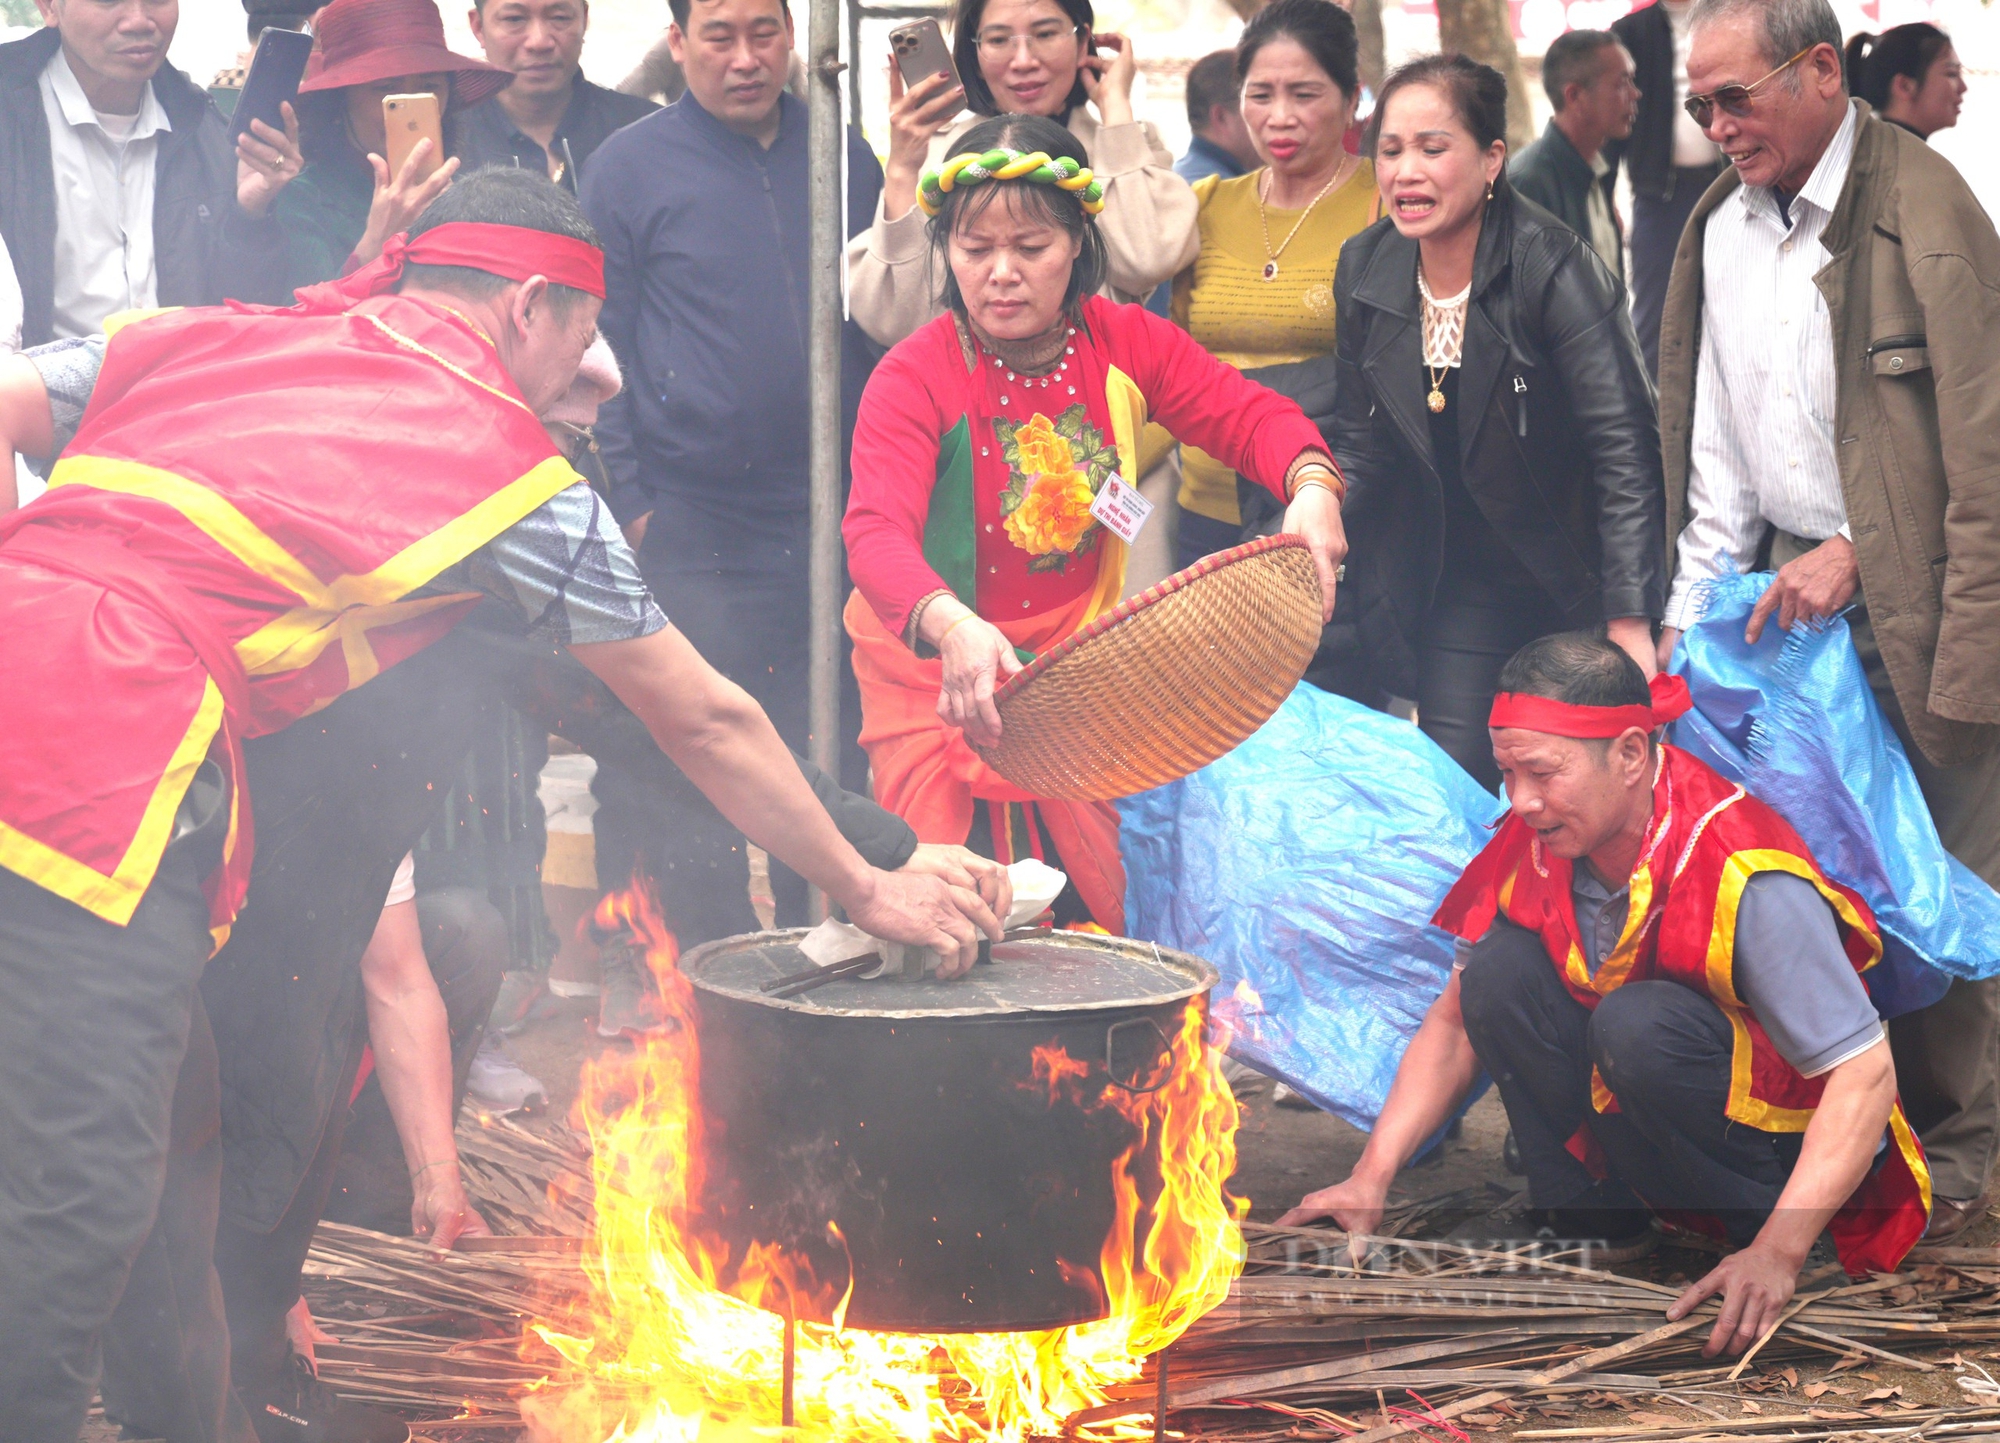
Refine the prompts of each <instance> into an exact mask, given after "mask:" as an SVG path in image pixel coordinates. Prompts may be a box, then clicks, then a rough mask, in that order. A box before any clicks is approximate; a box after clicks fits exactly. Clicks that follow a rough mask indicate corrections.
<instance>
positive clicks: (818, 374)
mask: <svg viewBox="0 0 2000 1443" xmlns="http://www.w3.org/2000/svg"><path fill="white" fill-rule="evenodd" d="M806 73H807V75H808V77H809V82H810V83H809V88H808V91H807V99H806V108H807V112H808V115H809V117H810V121H811V123H810V126H809V128H808V130H807V132H806V135H807V145H808V147H809V149H810V152H811V162H810V168H809V171H808V176H809V178H808V180H807V186H808V196H809V208H810V215H811V224H810V227H809V229H810V236H811V272H810V273H811V282H810V286H809V289H808V304H809V306H810V309H811V313H812V327H811V331H810V334H809V340H808V349H807V361H808V363H809V364H810V366H811V368H812V369H811V377H812V380H811V390H810V392H809V395H810V398H811V399H810V409H811V418H810V419H811V423H812V430H811V436H812V552H811V557H812V560H811V571H810V575H811V588H812V589H811V596H812V612H811V628H812V630H811V633H810V637H811V656H812V664H811V670H810V674H809V680H810V687H811V691H810V697H811V703H810V711H809V713H808V721H809V724H810V726H811V728H812V747H811V754H812V759H813V761H815V762H816V763H818V764H819V766H820V767H821V768H822V769H823V770H825V771H826V772H827V773H829V774H830V775H833V776H836V777H837V776H839V774H840V641H841V635H840V603H841V596H840V575H841V565H840V559H841V558H840V499H841V498H840V473H841V464H840V463H841V455H840V328H841V297H840V254H841V250H842V248H843V246H844V243H845V241H846V239H847V238H846V236H844V235H843V234H842V233H841V209H842V207H841V165H840V161H841V151H842V148H843V146H844V143H845V137H844V136H843V135H842V134H841V116H840V0H812V15H811V21H810V23H809V25H808V27H807V31H806ZM825 905H826V903H825V898H823V897H821V896H820V895H819V894H818V891H817V889H815V891H814V894H813V906H812V910H813V914H814V916H816V917H817V916H824V915H825Z"/></svg>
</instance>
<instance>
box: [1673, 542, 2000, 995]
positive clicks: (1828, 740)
mask: <svg viewBox="0 0 2000 1443" xmlns="http://www.w3.org/2000/svg"><path fill="white" fill-rule="evenodd" d="M1770 584H1771V576H1770V575H1769V573H1759V574H1757V575H1752V576H1733V577H1725V578H1722V579H1720V580H1717V581H1712V582H1708V583H1705V585H1706V588H1707V589H1706V594H1705V595H1704V596H1703V597H1701V598H1699V600H1700V603H1701V605H1702V608H1703V610H1702V619H1701V620H1700V621H1699V622H1698V623H1697V624H1695V625H1694V626H1692V627H1690V628H1688V631H1687V633H1686V635H1685V636H1683V637H1682V639H1681V645H1680V647H1679V648H1678V649H1677V650H1676V652H1675V653H1674V659H1673V664H1672V667H1671V669H1672V670H1673V671H1675V672H1678V673H1679V674H1680V675H1682V676H1685V677H1686V678H1687V681H1688V690H1689V691H1690V692H1691V693H1692V694H1693V696H1694V704H1695V710H1694V711H1693V712H1690V713H1689V714H1688V715H1687V716H1685V717H1683V718H1681V720H1680V721H1678V722H1676V723H1675V724H1674V728H1673V741H1674V744H1675V745H1676V746H1680V747H1684V748H1685V749H1687V750H1688V751H1690V752H1692V753H1694V755H1696V756H1698V757H1700V758H1701V759H1702V760H1703V761H1705V762H1707V763H1708V764H1709V765H1710V766H1712V767H1714V768H1715V769H1716V770H1717V771H1719V772H1721V773H1722V774H1723V775H1724V776H1725V777H1728V778H1729V779H1730V780H1731V781H1735V782H1740V783H1742V784H1743V786H1744V787H1745V788H1746V789H1747V790H1748V791H1749V792H1750V794H1751V795H1752V796H1754V797H1758V798H1761V799H1762V800H1763V801H1765V802H1767V803H1769V804H1770V806H1771V807H1772V808H1773V809H1774V810H1775V811H1776V812H1777V813H1778V814H1779V815H1780V816H1782V817H1783V818H1784V819H1785V820H1786V821H1788V822H1790V823H1791V824H1792V826H1793V827H1794V828H1795V829H1796V830H1797V831H1798V834H1799V835H1800V836H1801V837H1803V838H1804V839H1805V843H1806V845H1807V847H1809V848H1810V849H1811V851H1812V854H1813V857H1814V859H1815V860H1816V861H1818V863H1819V864H1820V867H1821V869H1822V870H1824V871H1825V872H1826V873H1827V875H1829V876H1831V877H1833V878H1834V879H1835V880H1837V881H1840V882H1843V883H1845V884H1846V885H1847V886H1849V887H1852V888H1853V889H1854V890H1855V891H1857V892H1859V893H1860V894H1861V895H1862V896H1863V897H1864V898H1865V899H1866V900H1867V902H1868V905H1869V906H1871V907H1873V908H1874V909H1875V916H1876V919H1877V920H1878V921H1879V922H1880V923H1881V925H1882V931H1883V934H1884V935H1883V940H1884V943H1885V949H1884V951H1885V955H1884V957H1883V960H1882V962H1881V963H1880V964H1878V966H1877V967H1876V969H1875V970H1874V971H1872V972H1871V973H1870V974H1869V979H1868V980H1869V991H1870V995H1871V996H1873V998H1874V999H1875V1005H1876V1007H1877V1009H1878V1010H1880V1011H1881V1013H1882V1015H1883V1016H1885V1017H1894V1016H1897V1015H1899V1014H1901V1013H1904V1012H1908V1011H1912V1010H1914V1009H1915V1008H1918V1007H1921V1006H1924V1005H1925V1004H1926V1003H1928V1002H1932V1001H1935V1000H1936V999H1937V998H1938V997H1941V996H1943V995H1944V990H1945V988H1946V986H1948V985H1949V983H1950V980H1951V978H1952V977H1991V976H1993V975H1994V974H1995V973H2000V895H1996V894H1995V893H1994V891H1993V889H1992V888H1991V887H1989V886H1987V885H1986V884H1985V883H1984V882H1982V881H1981V880H1980V879H1979V878H1978V877H1977V876H1975V875H1974V874H1973V873H1972V872H1971V870H1970V869H1968V868H1967V867H1966V866H1965V864H1964V863H1962V862H1960V861H1959V860H1958V859H1957V858H1955V857H1953V856H1951V855H1950V854H1949V853H1948V852H1946V851H1945V850H1944V847H1943V845H1942V844H1941V843H1940V842H1939V841H1938V834H1937V828H1936V827H1934V826H1932V825H1931V818H1930V811H1929V809H1928V808H1927V807H1926V806H1925V805H1924V799H1923V795H1922V793H1920V792H1919V791H1918V790H1917V778H1916V774H1915V773H1914V772H1912V771H1911V770H1910V762H1909V757H1908V755H1907V754H1906V753H1905V752H1904V750H1903V744H1902V742H1901V741H1900V740H1899V739H1898V738H1897V736H1896V732H1895V729H1894V728H1893V727H1891V726H1890V725H1889V722H1888V719H1887V718H1886V717H1884V716H1883V714H1882V709H1881V707H1880V706H1879V705H1877V703H1876V701H1875V694H1874V692H1873V691H1871V690H1870V689H1869V686H1868V678H1867V676H1866V675H1865V674H1864V673H1863V672H1862V669H1861V660H1860V658H1859V657H1858V656H1856V654H1855V651H1854V645H1853V642H1852V640H1851V638H1850V637H1849V635H1848V630H1847V623H1846V621H1844V620H1843V619H1841V618H1840V617H1837V616H1836V617H1834V618H1832V619H1831V620H1828V621H1826V622H1823V623H1820V624H1818V625H1813V626H1795V627H1793V628H1792V630H1791V631H1790V632H1784V631H1780V630H1779V629H1778V626H1777V623H1776V622H1775V621H1774V622H1772V623H1771V624H1770V625H1769V626H1767V627H1766V628H1765V630H1764V634H1763V636H1762V638H1760V639H1759V641H1758V643H1757V644H1756V645H1755V646H1752V645H1750V644H1749V643H1748V642H1746V641H1744V639H1743V628H1744V626H1745V624H1746V623H1747V621H1748V619H1749V616H1750V610H1751V608H1752V607H1753V606H1755V605H1756V602H1757V598H1758V597H1760V596H1762V595H1763V594H1764V589H1765V588H1766V587H1767V586H1769V585H1770ZM1947 974H1948V975H1947Z"/></svg>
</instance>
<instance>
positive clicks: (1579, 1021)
mask: <svg viewBox="0 0 2000 1443" xmlns="http://www.w3.org/2000/svg"><path fill="white" fill-rule="evenodd" d="M1459 989H1460V1003H1461V1006H1462V1008H1463V1012H1464V1017H1465V1030H1466V1034H1467V1036H1468V1037H1470V1038H1471V1040H1472V1048H1473V1051H1474V1052H1476V1053H1477V1054H1478V1055H1479V1061H1480V1064H1481V1065H1482V1066H1484V1067H1485V1068H1486V1070H1487V1072H1489V1073H1490V1074H1491V1075H1492V1077H1493V1081H1494V1085H1495V1086H1496V1087H1498V1088H1499V1090H1500V1100H1501V1101H1502V1102H1503V1103H1505V1104H1506V1107H1507V1121H1508V1123H1509V1125H1511V1126H1512V1127H1513V1129H1514V1141H1515V1144H1516V1146H1518V1147H1519V1148H1520V1151H1521V1162H1522V1165H1523V1167H1524V1168H1525V1169H1526V1170H1527V1174H1528V1194H1529V1199H1530V1201H1531V1202H1532V1203H1533V1204H1534V1206H1536V1207H1546V1208H1561V1207H1565V1206H1569V1205H1571V1204H1573V1203H1576V1202H1577V1201H1578V1200H1579V1199H1581V1198H1583V1196H1584V1194H1586V1193H1588V1192H1590V1191H1591V1190H1592V1188H1593V1187H1594V1186H1595V1180H1594V1179H1593V1178H1592V1177H1591V1175H1590V1173H1589V1171H1588V1170H1587V1169H1585V1167H1584V1166H1583V1164H1582V1163H1581V1162H1579V1161H1578V1160H1577V1159H1576V1157H1575V1156H1573V1155H1572V1154H1571V1153H1570V1152H1569V1151H1568V1149H1567V1148H1566V1147H1565V1144H1566V1143H1567V1142H1568V1141H1569V1140H1570V1138H1571V1137H1572V1136H1574V1135H1575V1133H1576V1130H1577V1128H1578V1127H1580V1126H1582V1125H1583V1124H1585V1123H1586V1122H1587V1123H1588V1124H1589V1126H1590V1131H1591V1135H1592V1136H1594V1137H1595V1138H1596V1139H1597V1142H1598V1145H1599V1147H1600V1148H1602V1149H1603V1152H1604V1157H1605V1161H1606V1163H1607V1164H1608V1166H1609V1168H1610V1171H1611V1175H1612V1177H1613V1178H1615V1179H1617V1180H1618V1181H1619V1182H1622V1183H1623V1184H1624V1185H1625V1186H1626V1187H1627V1188H1629V1189H1630V1190H1631V1192H1632V1193H1633V1194H1635V1195H1636V1197H1637V1198H1638V1199H1640V1200H1643V1201H1644V1202H1645V1203H1647V1204H1649V1205H1651V1206H1652V1207H1655V1208H1661V1209H1681V1210H1685V1211H1689V1212H1698V1213H1707V1214H1710V1215H1712V1216H1714V1217H1716V1218H1719V1219H1720V1220H1721V1222H1722V1224H1723V1226H1724V1227H1725V1228H1726V1229H1727V1230H1728V1233H1729V1236H1730V1239H1731V1241H1733V1242H1735V1243H1737V1244H1739V1245H1740V1244H1745V1243H1748V1242H1749V1241H1750V1240H1751V1239H1753V1238H1754V1237H1756V1235H1757V1231H1758V1229H1759V1228H1761V1227H1762V1226H1763V1225H1764V1222H1765V1220H1766V1219H1768V1218H1769V1217H1770V1215H1771V1209H1772V1208H1773V1207H1775V1206H1776V1205H1777V1201H1778V1195H1779V1194H1780V1193H1781V1192H1783V1191H1784V1187H1785V1181H1786V1179H1787V1178H1789V1177H1790V1176H1791V1173H1792V1166H1793V1164H1795V1163H1796V1162H1797V1161H1798V1157H1799V1147H1800V1144H1801V1142H1802V1140H1803V1135H1802V1134H1799V1133H1779V1132H1763V1131H1760V1130H1758V1129H1757V1128H1753V1127H1746V1126H1744V1125H1743V1124H1742V1123H1739V1122H1732V1121H1731V1120H1730V1119H1729V1118H1728V1117H1727V1116H1725V1115H1724V1112H1723V1107H1724V1106H1725V1104H1726V1103H1727V1101H1728V1098H1729V1077H1730V1056H1731V1047H1732V1037H1731V1031H1730V1026H1729V1021H1728V1019H1727V1018H1725V1017H1724V1016H1723V1015H1722V1009H1720V1008H1719V1007H1717V1006H1716V1005H1715V1003H1714V1002H1712V1001H1710V1000H1709V999H1708V998H1707V997H1705V996H1703V995H1702V994H1701V993H1699V992H1696V991H1694V990H1693V989H1691V988H1687V987H1683V986H1681V985H1680V984H1679V983H1677V982H1628V983H1626V984H1625V985H1624V986H1622V987H1620V988H1618V989H1617V990H1616V991H1615V992H1613V993H1612V994H1611V995H1610V996H1609V997H1606V998H1605V999H1604V1000H1603V1001H1601V1002H1599V1003H1598V1004H1597V1007H1596V1009H1595V1010H1594V1011H1593V1010H1591V1009H1588V1008H1586V1007H1584V1005H1583V1004H1582V1003H1580V1002H1578V1001H1577V1000H1576V999H1575V998H1574V997H1572V996H1570V994H1569V990H1568V989H1567V988H1566V987H1564V986H1563V984H1562V979H1561V978H1559V977H1557V976H1556V970H1555V966H1554V964H1552V963H1551V962H1550V961H1549V956H1548V952H1547V951H1546V950H1545V949H1544V948H1543V946H1542V943H1541V939H1540V938H1539V937H1537V936H1536V935H1535V934H1534V933H1532V932H1530V931H1528V930H1527V929H1525V928H1523V927H1517V926H1515V925H1514V924H1513V923H1512V922H1508V921H1506V920H1505V919H1502V920H1500V921H1497V922H1495V923H1494V925H1493V930H1492V931H1491V932H1490V933H1488V934H1487V936H1486V938H1485V940H1483V941H1482V942H1480V943H1479V945H1478V946H1477V947H1475V948H1474V949H1473V954H1472V958H1471V960H1470V961H1469V962H1468V963H1467V964H1466V967H1465V971H1464V972H1463V973H1462V974H1461V976H1460V981H1459ZM1593 1065H1595V1066H1596V1068H1597V1070H1598V1072H1599V1073H1600V1074H1601V1075H1602V1076H1603V1078H1604V1082H1605V1085H1606V1086H1607V1087H1609V1088H1610V1089H1611V1091H1612V1092H1613V1093H1614V1094H1616V1096H1617V1098H1618V1106H1619V1111H1617V1112H1613V1113H1603V1114H1600V1113H1598V1112H1596V1111H1595V1110H1594V1109H1593V1108H1592V1107H1591V1104H1590V1069H1591V1067H1592V1066H1593ZM1593 1202H1594V1203H1595V1205H1600V1206H1601V1205H1603V1196H1602V1193H1601V1191H1600V1192H1599V1194H1598V1196H1597V1198H1596V1199H1593Z"/></svg>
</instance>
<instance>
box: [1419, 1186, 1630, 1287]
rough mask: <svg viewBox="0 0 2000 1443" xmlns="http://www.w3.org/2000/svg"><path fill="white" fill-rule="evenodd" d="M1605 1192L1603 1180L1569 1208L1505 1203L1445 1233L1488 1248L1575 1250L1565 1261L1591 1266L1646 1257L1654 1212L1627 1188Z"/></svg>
mask: <svg viewBox="0 0 2000 1443" xmlns="http://www.w3.org/2000/svg"><path fill="white" fill-rule="evenodd" d="M1622 1191H1623V1190H1622V1189H1620V1192H1622ZM1604 1192H1605V1185H1604V1184H1602V1183H1600V1184H1599V1185H1598V1187H1596V1188H1593V1189H1592V1190H1591V1192H1589V1193H1586V1194H1584V1196H1583V1197H1582V1198H1580V1199H1578V1202H1577V1205H1575V1206H1571V1207H1562V1208H1536V1207H1506V1208H1502V1209H1500V1210H1499V1211H1498V1212H1493V1213H1489V1214H1487V1215H1486V1216H1485V1217H1482V1218H1473V1219H1472V1220H1471V1221H1469V1222H1464V1223H1460V1224H1459V1225H1458V1226H1457V1227H1455V1228H1453V1229H1452V1230H1451V1231H1450V1232H1449V1233H1447V1234H1445V1239H1446V1241H1447V1242H1454V1243H1464V1244H1465V1245H1467V1246H1468V1247H1474V1248H1480V1249H1483V1250H1484V1251H1487V1252H1494V1253H1522V1254H1525V1255H1527V1256H1528V1257H1531V1258H1533V1257H1541V1258H1553V1257H1555V1256H1556V1255H1557V1254H1575V1255H1576V1256H1574V1257H1570V1258H1568V1259H1567V1261H1569V1262H1573V1263H1575V1264H1577V1265H1578V1266H1580V1267H1587V1268H1592V1267H1595V1268H1602V1267H1608V1266H1610V1265H1611V1264H1613V1263H1629V1262H1632V1261H1633V1260H1635V1259H1637V1258H1643V1257H1645V1256H1646V1254H1648V1253H1650V1252H1652V1250H1653V1248H1654V1246H1655V1245H1656V1244H1657V1243H1658V1242H1659V1234H1658V1233H1657V1232H1655V1231H1654V1229H1653V1218H1652V1214H1650V1213H1649V1212H1647V1211H1646V1210H1645V1209H1644V1208H1643V1207H1637V1206H1634V1205H1633V1204H1632V1202H1630V1201H1628V1199H1629V1198H1630V1194H1629V1193H1628V1194H1625V1195H1624V1196H1623V1197H1619V1196H1615V1195H1600V1194H1603V1193H1604ZM1621 1203H1623V1206H1621V1205H1620V1204H1621Z"/></svg>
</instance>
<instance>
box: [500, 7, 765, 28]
mask: <svg viewBox="0 0 2000 1443" xmlns="http://www.w3.org/2000/svg"><path fill="white" fill-rule="evenodd" d="M474 3H476V4H477V5H478V6H479V9H480V11H481V12H482V13H484V11H485V9H486V0H474ZM583 8H584V9H586V10H588V9H589V8H590V5H589V3H588V0H585V4H584V7H583ZM693 10H694V0H667V13H668V14H669V15H671V16H673V17H674V24H676V25H678V26H680V27H681V34H683V35H685V34H687V28H688V16H689V15H690V14H691V13H693ZM778 13H779V14H780V15H789V14H791V13H792V0H778Z"/></svg>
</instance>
